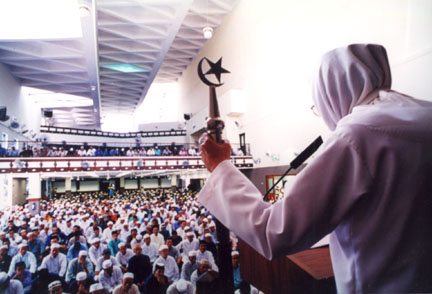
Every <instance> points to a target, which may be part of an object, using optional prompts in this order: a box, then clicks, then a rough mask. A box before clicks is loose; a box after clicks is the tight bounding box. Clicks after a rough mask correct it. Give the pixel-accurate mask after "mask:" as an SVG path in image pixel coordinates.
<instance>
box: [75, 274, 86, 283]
mask: <svg viewBox="0 0 432 294" xmlns="http://www.w3.org/2000/svg"><path fill="white" fill-rule="evenodd" d="M76 280H77V281H78V282H81V281H85V280H87V273H86V272H79V273H78V274H77V275H76Z"/></svg>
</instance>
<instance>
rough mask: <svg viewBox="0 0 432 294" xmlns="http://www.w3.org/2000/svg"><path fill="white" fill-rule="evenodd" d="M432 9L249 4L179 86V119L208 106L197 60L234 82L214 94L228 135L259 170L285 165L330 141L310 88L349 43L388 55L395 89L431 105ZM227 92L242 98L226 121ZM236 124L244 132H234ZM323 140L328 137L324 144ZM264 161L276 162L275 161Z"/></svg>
mask: <svg viewBox="0 0 432 294" xmlns="http://www.w3.org/2000/svg"><path fill="white" fill-rule="evenodd" d="M431 3H432V1H428V0H381V1H374V0H364V1H353V0H350V1H347V0H327V1H320V0H305V1H295V0H273V1H270V2H269V1H261V0H248V1H245V0H243V1H240V3H239V4H238V6H237V7H236V8H235V9H234V10H233V11H232V13H231V14H229V15H228V17H227V18H226V19H225V21H224V23H223V25H221V26H220V27H219V28H218V29H217V31H216V32H215V34H214V36H213V38H212V39H211V40H210V41H209V42H208V43H207V45H206V47H205V48H204V49H203V50H202V51H201V52H200V54H199V56H198V57H197V58H196V59H195V60H194V61H193V63H192V64H191V66H190V67H189V68H188V69H187V71H186V72H185V73H184V74H183V76H182V77H181V79H180V80H179V89H180V93H181V95H180V97H181V98H180V99H181V102H180V103H179V106H180V112H181V113H188V112H191V113H198V112H200V111H201V110H202V109H204V108H205V107H206V106H207V105H208V87H206V86H205V85H204V84H203V83H202V82H201V81H200V80H199V78H198V76H197V73H196V70H197V63H198V62H199V60H200V59H201V58H202V57H204V56H205V57H208V58H209V59H210V60H212V61H217V60H218V59H219V58H220V57H221V56H222V57H223V63H222V65H223V67H225V68H226V69H228V70H229V71H231V74H224V75H222V80H223V82H224V83H225V84H224V85H223V86H222V87H219V88H217V94H218V97H219V98H220V100H219V104H220V107H221V114H222V117H223V118H224V119H225V122H226V125H227V127H226V131H225V135H226V136H227V137H228V139H229V140H230V141H231V142H234V143H238V133H239V132H246V140H247V143H251V151H252V154H253V156H254V158H255V159H256V158H260V159H261V164H260V165H257V166H268V165H280V164H286V163H287V162H289V161H290V160H292V159H293V157H294V152H299V151H301V150H302V149H303V148H304V147H306V146H307V145H308V144H309V142H311V141H312V140H313V139H315V137H316V136H318V135H320V134H322V135H328V134H329V131H328V130H327V128H326V126H325V125H324V123H323V122H322V121H321V119H320V118H319V117H316V116H314V115H313V113H312V112H311V111H310V107H311V106H312V104H313V103H312V99H311V81H312V77H313V75H314V73H315V72H316V71H317V69H318V64H319V60H320V57H321V56H322V54H324V53H325V52H326V51H328V50H331V49H333V48H336V47H339V46H343V45H346V44H349V43H366V42H369V43H380V44H382V45H384V46H385V47H386V48H387V50H388V55H389V59H390V62H391V66H392V68H393V80H394V83H393V88H394V89H395V90H400V91H402V92H405V93H407V94H411V95H414V96H417V97H418V98H423V99H431V98H432V88H431V87H430V85H431V82H432V80H431V79H432V7H431V6H432V4H431ZM231 89H239V90H241V91H243V92H244V93H245V97H246V105H245V113H244V114H243V115H242V116H241V117H239V118H235V119H234V118H229V117H227V116H226V112H227V110H226V109H224V107H223V106H224V104H227V101H223V99H224V97H227V95H225V94H226V93H227V92H228V91H229V90H231ZM233 120H239V121H240V123H241V125H243V127H242V128H241V129H237V128H236V127H235V126H233ZM324 137H325V136H324ZM266 153H269V154H274V155H276V156H274V157H273V158H274V159H275V160H272V159H271V158H270V157H269V156H267V155H266Z"/></svg>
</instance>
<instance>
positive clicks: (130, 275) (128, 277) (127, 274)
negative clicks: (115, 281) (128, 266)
mask: <svg viewBox="0 0 432 294" xmlns="http://www.w3.org/2000/svg"><path fill="white" fill-rule="evenodd" d="M133 278H134V274H133V273H130V272H127V273H125V274H124V275H123V280H124V279H133Z"/></svg>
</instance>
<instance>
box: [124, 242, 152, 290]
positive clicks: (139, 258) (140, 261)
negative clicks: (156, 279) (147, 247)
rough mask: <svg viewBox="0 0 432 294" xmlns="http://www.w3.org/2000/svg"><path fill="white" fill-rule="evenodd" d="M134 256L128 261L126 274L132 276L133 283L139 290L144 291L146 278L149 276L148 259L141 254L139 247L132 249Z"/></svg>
mask: <svg viewBox="0 0 432 294" xmlns="http://www.w3.org/2000/svg"><path fill="white" fill-rule="evenodd" d="M134 253H135V256H133V257H132V258H131V259H130V260H129V265H128V272H131V273H133V274H134V283H135V284H136V285H137V286H138V288H139V289H140V290H142V289H144V288H143V287H144V284H145V280H146V278H147V277H148V276H149V275H150V274H151V264H150V258H149V257H148V256H147V255H144V254H142V249H141V245H139V244H137V245H135V247H134Z"/></svg>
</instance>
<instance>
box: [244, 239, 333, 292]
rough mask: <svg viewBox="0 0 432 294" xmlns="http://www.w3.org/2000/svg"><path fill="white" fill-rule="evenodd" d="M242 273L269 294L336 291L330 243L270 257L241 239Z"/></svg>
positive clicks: (246, 278)
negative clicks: (261, 253)
mask: <svg viewBox="0 0 432 294" xmlns="http://www.w3.org/2000/svg"><path fill="white" fill-rule="evenodd" d="M239 251H240V271H241V277H242V279H243V280H245V281H246V282H248V283H250V284H252V285H254V286H255V287H257V288H258V289H259V290H261V291H262V292H264V293H266V294H290V293H304V294H313V293H316V294H323V293H324V294H327V293H332V294H333V293H336V286H335V282H334V277H333V269H332V265H331V260H330V252H329V248H328V246H323V247H318V248H311V249H308V250H305V251H302V252H299V253H296V254H293V255H289V256H283V257H279V258H276V259H274V260H271V261H269V260H267V259H265V258H264V257H263V256H262V255H260V254H259V253H258V252H256V251H255V250H254V249H253V248H252V247H250V246H249V245H248V244H247V243H245V242H243V241H242V240H239Z"/></svg>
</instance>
